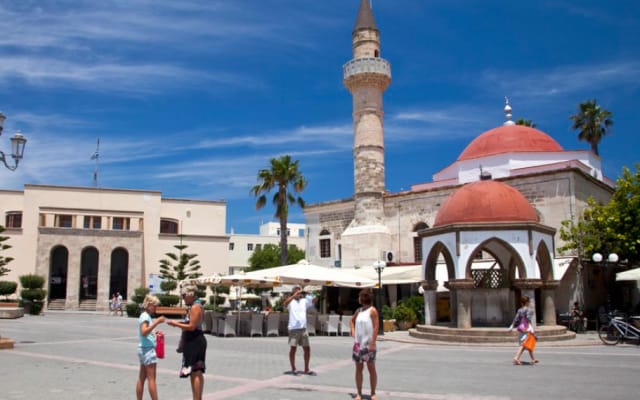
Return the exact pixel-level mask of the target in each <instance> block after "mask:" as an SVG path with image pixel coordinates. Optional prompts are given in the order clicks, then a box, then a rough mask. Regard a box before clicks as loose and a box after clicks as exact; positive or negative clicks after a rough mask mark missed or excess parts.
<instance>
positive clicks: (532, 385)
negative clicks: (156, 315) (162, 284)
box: [0, 312, 640, 400]
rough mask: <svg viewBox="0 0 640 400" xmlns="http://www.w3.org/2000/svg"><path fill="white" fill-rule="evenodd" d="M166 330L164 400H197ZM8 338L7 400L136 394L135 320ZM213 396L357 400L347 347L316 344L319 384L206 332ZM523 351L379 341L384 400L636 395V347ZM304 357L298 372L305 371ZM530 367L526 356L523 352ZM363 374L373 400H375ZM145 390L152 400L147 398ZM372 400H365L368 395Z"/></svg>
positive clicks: (279, 342)
mask: <svg viewBox="0 0 640 400" xmlns="http://www.w3.org/2000/svg"><path fill="white" fill-rule="evenodd" d="M161 329H162V330H164V331H165V332H166V339H167V357H166V358H165V359H163V360H160V361H159V364H158V391H159V396H160V399H176V400H189V399H191V393H190V387H189V382H188V380H184V379H179V378H178V367H179V366H180V357H179V355H178V354H177V353H175V352H174V351H173V349H174V348H175V346H176V344H177V341H178V338H179V332H178V331H177V330H176V329H175V328H172V327H169V326H162V328H161ZM0 335H2V336H7V337H10V338H12V339H14V340H15V342H16V347H15V349H13V350H1V351H0V400H15V399H35V398H46V399H53V400H72V399H73V400H75V399H80V398H82V399H105V400H116V399H117V400H123V399H134V398H135V382H136V378H137V373H138V368H139V367H138V361H137V357H136V345H137V334H136V320H135V319H131V318H126V317H120V316H118V317H114V316H107V315H106V314H96V313H72V312H47V313H46V314H45V315H44V316H29V315H27V316H25V317H23V318H20V319H16V320H0ZM207 340H208V345H209V348H208V353H207V367H208V368H207V373H206V375H205V396H204V398H205V399H207V400H212V399H216V400H218V399H249V400H254V399H260V400H290V399H291V400H293V399H296V400H311V399H314V400H316V399H344V400H349V399H351V398H352V395H353V393H354V381H353V371H354V368H353V364H352V362H351V360H350V356H351V339H350V338H349V337H322V336H316V337H312V338H311V346H312V356H311V367H312V369H313V370H314V371H316V372H317V376H306V375H303V376H291V375H287V374H285V372H286V371H287V370H288V369H289V365H288V359H287V353H288V347H287V339H286V338H285V337H273V338H259V337H258V338H218V337H213V336H210V335H207ZM515 350H516V347H515V344H514V345H512V346H506V345H459V344H458V345H447V344H444V343H428V342H424V341H418V340H415V339H411V338H409V336H408V334H407V333H406V332H394V333H391V334H388V335H385V337H384V339H383V340H381V341H380V343H379V352H378V361H377V367H378V372H379V389H378V398H379V399H427V400H454V399H455V400H467V399H477V400H506V399H518V400H522V399H525V400H526V399H540V398H554V399H601V398H607V399H608V400H611V399H630V398H636V397H637V392H638V376H640V347H639V346H636V345H618V346H604V345H601V344H599V343H598V342H597V336H596V335H594V334H591V333H590V334H585V335H579V336H578V338H577V339H576V340H575V341H574V342H573V343H553V344H552V343H541V344H540V346H539V348H537V350H536V353H537V354H536V356H537V357H538V358H539V359H540V360H541V363H540V364H537V365H535V366H533V365H525V366H521V367H520V366H514V365H512V363H511V359H512V357H513V354H514V352H515ZM301 353H302V351H301V350H300V351H298V358H297V360H298V368H302V354H301ZM522 360H523V361H528V356H523V358H522ZM368 387H369V383H368V375H367V373H366V372H365V384H364V388H365V391H364V393H365V394H368V393H369V391H368ZM148 398H149V396H148V393H146V392H145V399H148ZM364 398H365V399H369V397H368V396H365V397H364Z"/></svg>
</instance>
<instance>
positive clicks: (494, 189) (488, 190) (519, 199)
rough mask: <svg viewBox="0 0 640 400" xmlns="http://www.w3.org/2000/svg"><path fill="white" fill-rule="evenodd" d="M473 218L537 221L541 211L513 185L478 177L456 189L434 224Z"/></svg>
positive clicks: (492, 220) (467, 221)
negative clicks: (477, 179) (483, 179)
mask: <svg viewBox="0 0 640 400" xmlns="http://www.w3.org/2000/svg"><path fill="white" fill-rule="evenodd" d="M473 222H538V214H537V213H536V210H534V208H533V207H532V206H531V204H529V202H528V201H527V199H525V198H524V196H523V195H522V193H520V192H519V191H517V190H516V189H514V188H513V187H511V186H509V185H507V184H505V183H502V182H496V181H478V182H474V183H468V184H466V185H464V186H462V187H461V188H460V189H458V190H456V191H455V192H453V193H452V194H451V196H449V197H448V198H447V200H445V202H444V204H442V207H440V210H439V211H438V215H437V216H436V221H435V223H434V224H433V226H434V227H436V226H442V225H449V224H455V223H473Z"/></svg>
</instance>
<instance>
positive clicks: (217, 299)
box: [209, 296, 224, 306]
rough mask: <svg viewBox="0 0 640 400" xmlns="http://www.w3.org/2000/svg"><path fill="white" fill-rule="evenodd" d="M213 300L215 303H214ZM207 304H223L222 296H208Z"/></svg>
mask: <svg viewBox="0 0 640 400" xmlns="http://www.w3.org/2000/svg"><path fill="white" fill-rule="evenodd" d="M214 302H215V304H214ZM209 304H211V305H213V306H219V305H222V304H224V297H222V296H209Z"/></svg>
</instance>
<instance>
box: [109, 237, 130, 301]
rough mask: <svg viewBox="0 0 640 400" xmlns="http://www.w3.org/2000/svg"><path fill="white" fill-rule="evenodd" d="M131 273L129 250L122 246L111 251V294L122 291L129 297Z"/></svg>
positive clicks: (123, 294) (122, 293)
mask: <svg viewBox="0 0 640 400" xmlns="http://www.w3.org/2000/svg"><path fill="white" fill-rule="evenodd" d="M128 274H129V252H128V251H127V250H126V249H123V248H122V247H118V248H117V249H115V250H113V251H112V252H111V277H110V280H109V296H111V295H113V294H114V293H120V294H121V295H122V297H124V298H125V299H126V298H127V283H128Z"/></svg>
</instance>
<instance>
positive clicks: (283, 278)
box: [245, 260, 377, 288]
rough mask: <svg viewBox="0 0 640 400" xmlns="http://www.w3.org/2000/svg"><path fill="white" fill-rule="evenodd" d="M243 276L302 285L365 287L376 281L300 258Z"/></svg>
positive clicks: (372, 284)
mask: <svg viewBox="0 0 640 400" xmlns="http://www.w3.org/2000/svg"><path fill="white" fill-rule="evenodd" d="M245 276H246V277H249V278H252V279H265V280H270V279H274V280H276V281H278V282H280V283H282V284H293V285H302V286H305V285H321V286H344V287H354V288H366V287H374V286H376V283H377V282H376V281H374V280H371V279H368V278H365V277H362V276H359V275H356V274H354V273H351V272H349V271H346V270H343V269H340V268H334V267H321V266H319V265H313V264H309V262H308V261H306V260H301V261H300V262H298V263H297V264H290V265H284V266H282V267H274V268H265V269H261V270H257V271H251V272H247V273H246V274H245Z"/></svg>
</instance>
